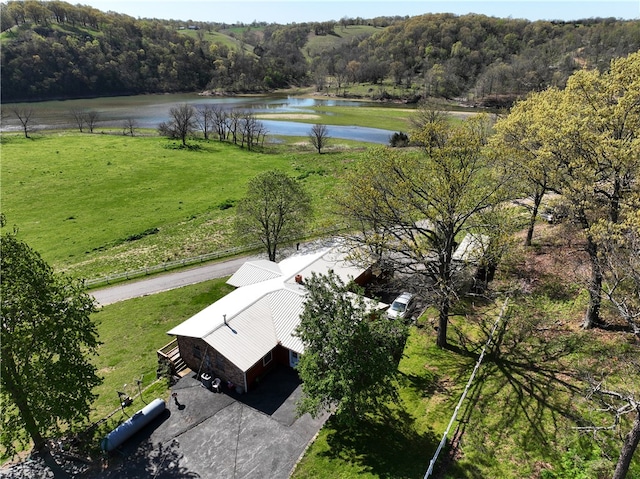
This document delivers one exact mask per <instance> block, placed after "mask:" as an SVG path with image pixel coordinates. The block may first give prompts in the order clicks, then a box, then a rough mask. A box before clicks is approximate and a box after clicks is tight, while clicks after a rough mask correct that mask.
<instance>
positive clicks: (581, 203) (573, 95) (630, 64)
mask: <svg viewBox="0 0 640 479" xmlns="http://www.w3.org/2000/svg"><path fill="white" fill-rule="evenodd" d="M523 125H526V135H523V134H522V132H520V134H518V132H519V131H521V128H522V127H523ZM496 130H497V132H498V134H499V135H500V137H501V139H502V140H503V141H504V142H506V143H507V144H509V145H510V146H511V147H512V148H515V151H517V152H522V153H523V154H522V155H521V156H520V160H521V161H522V162H523V163H525V164H526V168H527V169H530V171H532V172H538V173H537V174H538V175H539V177H544V172H545V171H549V172H551V173H550V176H549V177H548V182H549V185H550V186H549V187H550V189H553V190H554V191H556V192H557V193H559V194H560V195H561V196H562V199H563V202H564V204H565V205H566V206H567V208H568V210H569V212H570V215H571V218H572V219H573V221H574V222H575V223H576V224H578V225H579V226H580V228H582V230H583V232H584V235H585V239H586V241H587V252H588V253H589V258H590V262H591V277H590V279H589V285H588V289H589V295H590V301H589V307H588V309H587V312H586V314H585V321H584V326H585V327H586V328H590V327H592V326H595V325H598V324H600V323H601V317H600V308H601V290H602V281H603V271H602V264H601V260H600V251H599V250H600V248H599V245H598V241H597V240H596V238H595V237H594V234H593V228H594V227H595V226H597V225H598V224H599V223H602V222H605V223H611V224H613V225H615V224H618V223H620V222H621V221H623V220H624V218H625V216H626V215H627V214H628V212H629V211H633V210H634V206H633V204H634V203H633V201H634V200H635V199H636V198H637V195H638V178H639V175H640V155H639V154H638V151H640V138H639V137H638V133H637V132H638V131H640V53H634V54H632V55H629V56H628V57H626V58H619V59H616V60H614V61H612V62H611V66H610V69H609V70H608V71H606V72H604V73H600V72H598V71H596V70H591V71H579V72H577V73H575V74H574V75H572V76H571V77H570V78H569V80H568V82H567V87H566V88H565V89H564V90H558V89H555V88H552V89H548V90H545V91H542V92H538V93H534V94H531V95H530V96H529V97H528V98H527V99H526V100H523V101H521V102H519V103H517V104H516V105H515V107H514V108H513V109H512V111H511V113H510V114H509V115H508V117H506V118H505V119H503V120H502V121H499V122H498V124H497V125H496Z"/></svg>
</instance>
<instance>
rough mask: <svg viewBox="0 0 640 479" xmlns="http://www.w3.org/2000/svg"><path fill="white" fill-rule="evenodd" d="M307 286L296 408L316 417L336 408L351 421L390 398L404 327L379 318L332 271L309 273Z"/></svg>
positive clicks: (299, 329) (346, 419) (301, 319)
mask: <svg viewBox="0 0 640 479" xmlns="http://www.w3.org/2000/svg"><path fill="white" fill-rule="evenodd" d="M305 286H306V289H307V298H306V301H305V306H304V311H303V313H302V315H301V318H300V325H299V327H298V329H297V334H298V335H299V337H300V338H301V339H302V342H303V344H304V346H305V350H304V354H303V355H302V357H301V359H300V362H299V363H298V372H299V373H300V378H301V379H302V381H303V383H302V390H303V397H302V399H301V401H300V402H299V404H298V410H299V412H300V413H305V412H308V413H311V414H312V415H316V414H318V413H319V412H321V411H325V410H330V409H331V408H332V407H334V406H337V411H336V413H337V417H338V419H340V420H342V421H344V423H345V424H347V425H349V424H351V423H352V421H355V420H357V418H358V417H361V416H362V415H363V414H364V413H365V412H367V411H370V410H372V409H374V408H376V407H377V406H378V405H380V404H384V402H386V401H388V400H389V399H392V398H393V397H394V391H395V388H394V387H393V378H394V377H395V374H396V373H397V366H398V359H399V355H400V354H401V352H402V349H403V347H404V342H405V341H406V337H407V326H406V325H405V324H404V323H403V322H401V321H390V320H388V319H387V318H386V317H382V316H381V314H380V312H379V311H375V309H372V308H371V307H370V304H371V303H370V301H369V304H368V303H367V300H366V299H365V298H364V297H363V296H362V295H361V294H358V293H361V292H360V291H359V290H358V289H354V288H350V285H347V284H344V283H343V282H342V281H341V280H340V278H339V277H338V276H336V274H335V273H333V272H329V274H327V275H316V274H312V275H311V277H310V278H308V279H305ZM351 289H353V290H354V291H355V292H352V291H351Z"/></svg>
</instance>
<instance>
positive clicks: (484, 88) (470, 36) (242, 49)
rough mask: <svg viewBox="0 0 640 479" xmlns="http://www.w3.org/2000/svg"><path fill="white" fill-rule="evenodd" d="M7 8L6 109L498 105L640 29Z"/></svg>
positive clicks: (616, 47)
mask: <svg viewBox="0 0 640 479" xmlns="http://www.w3.org/2000/svg"><path fill="white" fill-rule="evenodd" d="M5 6H6V7H5ZM3 7H4V8H2V9H0V26H1V28H2V31H3V32H5V33H4V35H5V37H4V40H3V45H2V52H1V55H2V65H3V84H2V92H1V93H2V101H3V102H8V101H20V100H34V99H53V98H70V97H86V96H95V95H99V96H107V95H122V94H135V93H157V92H178V91H202V90H204V89H208V90H217V91H224V92H256V91H268V90H271V89H273V88H282V87H287V86H294V85H295V86H299V85H310V84H311V82H314V83H315V85H316V89H317V90H318V91H321V90H328V89H333V92H336V91H339V92H340V93H341V94H344V93H345V90H348V88H350V87H351V86H353V85H357V84H358V83H372V84H376V85H380V88H374V89H372V91H371V93H370V94H371V96H372V97H375V98H378V99H389V98H392V97H401V98H405V99H415V98H418V97H441V98H454V97H468V98H470V99H473V101H474V102H477V103H480V104H483V105H487V106H500V105H508V104H510V102H511V101H512V100H513V99H515V98H519V97H522V96H524V95H526V94H527V93H528V92H530V91H539V90H542V89H544V88H546V87H548V86H551V85H553V86H558V87H562V86H564V84H565V82H566V80H567V78H568V77H569V76H570V75H571V74H572V73H573V72H575V71H577V70H579V69H581V68H583V67H584V66H587V67H588V68H597V69H604V68H606V67H607V65H608V63H609V61H610V60H611V59H612V58H616V57H620V56H623V55H627V54H629V53H631V52H634V51H637V50H638V49H639V48H640V25H639V24H638V22H637V21H635V22H634V21H619V20H616V19H613V18H604V19H603V18H595V19H594V18H592V19H586V20H580V21H576V22H548V21H536V22H529V21H526V20H521V19H501V18H492V17H487V16H484V15H475V14H469V15H462V16H456V15H453V14H427V15H421V16H416V17H411V18H407V17H380V18H375V19H362V18H358V19H349V18H344V19H342V20H341V22H340V25H338V23H337V22H315V23H302V24H291V25H279V24H268V25H267V24H264V23H262V24H257V23H256V24H252V25H250V26H249V25H238V26H241V27H243V31H242V33H238V30H239V29H234V28H230V26H229V25H225V24H220V23H214V22H198V21H190V22H189V23H186V22H184V21H179V20H159V19H150V18H145V19H135V18H133V17H130V16H127V15H122V14H118V13H116V12H102V11H100V10H97V9H95V8H92V7H89V6H83V5H72V4H70V3H66V2H62V1H52V2H35V1H27V2H25V1H22V0H12V1H9V2H7V3H6V4H3ZM187 26H190V27H197V30H195V31H194V30H190V29H189V28H186V27H187ZM363 27H366V28H363ZM351 30H356V31H357V33H353V34H352V33H351ZM549 66H552V68H549ZM383 81H387V85H389V82H391V83H393V85H394V86H395V88H389V87H387V86H383Z"/></svg>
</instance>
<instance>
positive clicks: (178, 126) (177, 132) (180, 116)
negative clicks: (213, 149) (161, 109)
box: [158, 103, 196, 146]
mask: <svg viewBox="0 0 640 479" xmlns="http://www.w3.org/2000/svg"><path fill="white" fill-rule="evenodd" d="M169 115H170V116H171V120H170V121H169V123H166V122H162V123H160V125H158V132H159V133H160V134H161V135H164V136H168V137H169V138H174V139H180V140H181V141H182V146H187V137H188V136H189V135H190V134H192V133H193V132H194V131H195V129H196V109H195V108H194V107H193V106H191V105H189V104H188V103H184V104H182V105H180V106H175V107H172V108H171V109H170V110H169Z"/></svg>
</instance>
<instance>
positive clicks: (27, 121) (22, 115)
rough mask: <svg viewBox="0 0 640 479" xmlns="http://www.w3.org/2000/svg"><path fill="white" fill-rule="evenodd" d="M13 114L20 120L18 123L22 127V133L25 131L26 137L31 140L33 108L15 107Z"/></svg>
mask: <svg viewBox="0 0 640 479" xmlns="http://www.w3.org/2000/svg"><path fill="white" fill-rule="evenodd" d="M11 111H12V112H13V114H14V115H15V116H16V118H18V121H19V122H20V124H21V125H22V131H24V137H25V138H29V132H30V131H32V129H33V127H32V122H33V108H30V107H24V108H22V107H14V108H12V109H11Z"/></svg>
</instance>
